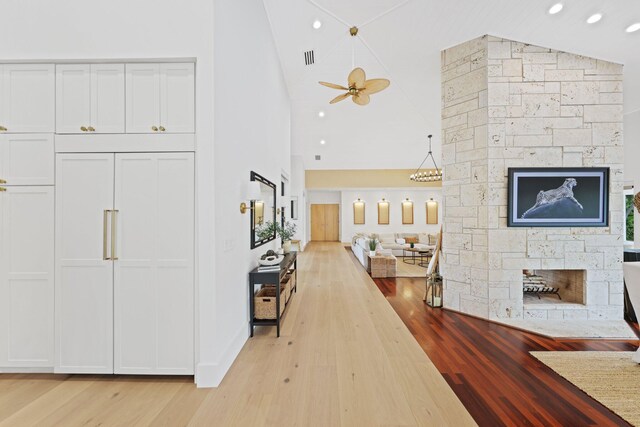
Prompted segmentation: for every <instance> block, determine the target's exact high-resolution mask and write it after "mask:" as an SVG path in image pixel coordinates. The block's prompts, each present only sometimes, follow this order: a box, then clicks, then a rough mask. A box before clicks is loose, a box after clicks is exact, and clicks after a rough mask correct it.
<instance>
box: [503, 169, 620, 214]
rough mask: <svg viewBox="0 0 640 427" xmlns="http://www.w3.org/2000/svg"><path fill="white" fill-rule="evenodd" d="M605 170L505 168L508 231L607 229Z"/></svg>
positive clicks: (607, 184) (606, 180) (607, 192)
mask: <svg viewBox="0 0 640 427" xmlns="http://www.w3.org/2000/svg"><path fill="white" fill-rule="evenodd" d="M608 201H609V168H509V205H508V213H507V214H508V218H507V224H508V225H509V227H607V226H608V225H609V206H608Z"/></svg>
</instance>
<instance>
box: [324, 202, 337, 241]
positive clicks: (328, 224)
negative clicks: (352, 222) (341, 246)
mask: <svg viewBox="0 0 640 427" xmlns="http://www.w3.org/2000/svg"><path fill="white" fill-rule="evenodd" d="M324 227H325V231H324V233H325V234H324V240H326V241H327V242H337V241H339V240H340V205H324Z"/></svg>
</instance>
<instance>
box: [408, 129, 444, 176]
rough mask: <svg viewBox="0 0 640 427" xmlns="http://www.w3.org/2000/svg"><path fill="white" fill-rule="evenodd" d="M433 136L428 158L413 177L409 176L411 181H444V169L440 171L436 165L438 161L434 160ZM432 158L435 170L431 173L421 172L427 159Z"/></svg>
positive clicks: (425, 159) (430, 171)
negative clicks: (432, 149)
mask: <svg viewBox="0 0 640 427" xmlns="http://www.w3.org/2000/svg"><path fill="white" fill-rule="evenodd" d="M432 136H433V135H429V153H427V157H425V158H424V160H423V161H422V163H420V166H418V169H416V171H415V172H414V173H412V174H411V175H409V179H410V180H411V181H416V182H433V181H442V169H438V165H437V164H436V159H434V158H433V152H432V151H431V137H432ZM429 157H431V161H432V162H433V170H429V171H426V170H424V171H421V170H420V168H422V166H423V165H424V163H425V162H426V161H427V159H428V158H429Z"/></svg>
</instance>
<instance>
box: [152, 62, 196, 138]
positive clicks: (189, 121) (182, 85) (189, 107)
mask: <svg viewBox="0 0 640 427" xmlns="http://www.w3.org/2000/svg"><path fill="white" fill-rule="evenodd" d="M194 85H195V80H194V64H193V63H185V64H162V65H161V66H160V125H161V126H162V128H163V129H165V130H164V132H167V133H193V132H194V131H195V126H194V120H195V96H194V92H195V86H194Z"/></svg>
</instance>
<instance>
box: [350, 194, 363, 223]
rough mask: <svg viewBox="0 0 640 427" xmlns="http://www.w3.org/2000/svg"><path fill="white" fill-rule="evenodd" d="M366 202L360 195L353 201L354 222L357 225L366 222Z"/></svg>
mask: <svg viewBox="0 0 640 427" xmlns="http://www.w3.org/2000/svg"><path fill="white" fill-rule="evenodd" d="M364 207H365V205H364V202H363V201H362V199H360V197H358V200H356V201H354V202H353V223H354V224H356V225H363V224H364V223H365V220H364Z"/></svg>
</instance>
